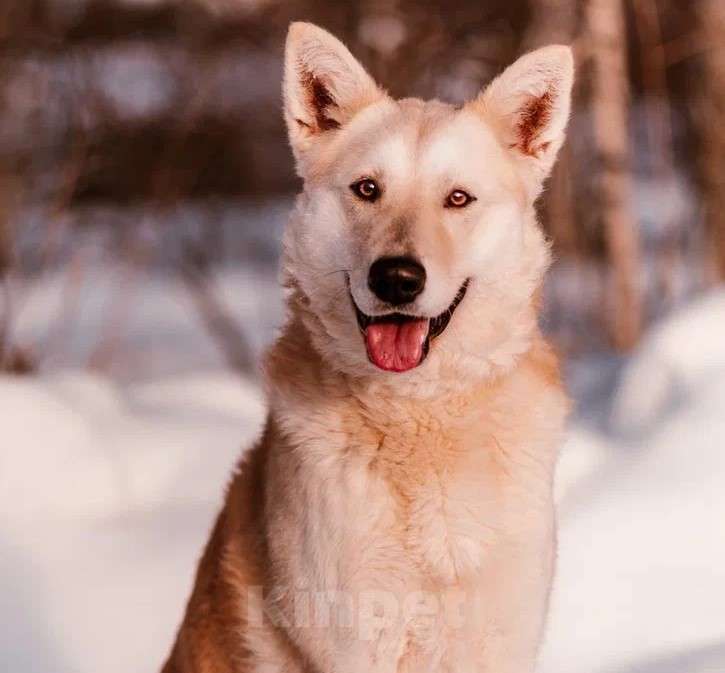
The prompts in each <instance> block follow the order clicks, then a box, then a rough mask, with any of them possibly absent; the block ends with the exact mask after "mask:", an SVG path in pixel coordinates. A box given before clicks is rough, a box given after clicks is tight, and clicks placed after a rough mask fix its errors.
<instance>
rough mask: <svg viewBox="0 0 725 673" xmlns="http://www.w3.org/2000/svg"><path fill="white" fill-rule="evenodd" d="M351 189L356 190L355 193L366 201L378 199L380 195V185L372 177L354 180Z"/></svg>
mask: <svg viewBox="0 0 725 673" xmlns="http://www.w3.org/2000/svg"><path fill="white" fill-rule="evenodd" d="M350 189H352V191H353V192H355V195H356V196H358V197H359V198H361V199H363V200H364V201H377V199H378V197H379V196H380V187H378V183H377V182H375V180H371V179H370V178H363V179H362V180H358V181H357V182H353V183H352V184H351V185H350Z"/></svg>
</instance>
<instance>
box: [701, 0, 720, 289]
mask: <svg viewBox="0 0 725 673" xmlns="http://www.w3.org/2000/svg"><path fill="white" fill-rule="evenodd" d="M697 7H698V21H699V24H700V31H701V36H702V40H703V42H704V44H705V50H704V53H703V69H704V73H703V78H702V100H701V109H700V111H699V113H700V114H699V117H700V118H699V125H700V146H701V153H700V156H701V166H700V169H701V172H702V181H703V199H704V206H705V208H704V215H705V227H706V231H707V238H708V242H707V249H708V251H709V257H710V259H709V260H708V261H709V263H708V267H709V268H708V276H709V280H710V281H712V282H718V281H719V282H722V281H723V280H725V44H724V42H723V35H725V2H723V0H701V2H700V3H698V4H697Z"/></svg>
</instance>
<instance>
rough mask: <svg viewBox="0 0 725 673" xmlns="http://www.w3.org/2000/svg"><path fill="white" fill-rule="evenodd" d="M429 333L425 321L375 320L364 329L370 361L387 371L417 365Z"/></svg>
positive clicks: (423, 319)
mask: <svg viewBox="0 0 725 673" xmlns="http://www.w3.org/2000/svg"><path fill="white" fill-rule="evenodd" d="M427 336H428V320H427V319H426V318H419V319H417V320H406V321H405V322H401V323H397V322H378V323H373V324H372V325H368V327H367V329H366V330H365V345H366V346H367V350H368V357H369V358H370V361H371V362H372V363H373V364H374V365H377V366H378V367H380V369H385V370H386V371H390V372H404V371H407V370H408V369H412V368H413V367H415V366H417V365H418V364H420V361H421V359H422V358H423V344H424V343H425V339H426V337H427Z"/></svg>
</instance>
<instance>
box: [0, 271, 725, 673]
mask: <svg viewBox="0 0 725 673" xmlns="http://www.w3.org/2000/svg"><path fill="white" fill-rule="evenodd" d="M237 280H239V279H237ZM227 282H228V283H230V284H229V285H228V286H225V283H227ZM220 283H221V285H222V286H225V287H227V290H225V296H226V297H227V298H228V300H229V301H232V300H233V299H234V297H237V294H236V293H235V292H234V285H233V284H232V283H231V281H224V280H222V281H220ZM240 284H241V283H240ZM146 289H147V288H146V287H145V288H144V296H145V297H147V299H148V301H149V306H148V307H147V308H146V309H145V311H146V320H149V318H150V316H152V315H157V317H158V320H159V322H160V323H161V324H162V330H161V332H160V334H161V337H163V336H164V335H166V334H172V333H174V329H176V328H177V327H178V324H177V322H175V321H177V318H178V316H177V315H176V309H175V308H173V306H174V301H173V300H172V301H171V302H170V306H168V307H167V311H162V310H159V311H158V312H155V311H154V310H153V308H152V306H153V305H154V303H156V304H158V303H160V302H161V301H162V300H164V299H166V303H169V302H168V294H167V293H166V292H164V291H163V288H162V287H161V286H159V287H158V288H157V289H156V290H154V291H152V292H149V293H148V294H146ZM167 289H168V288H167ZM37 291H38V292H41V293H43V292H46V293H48V292H50V289H49V288H45V289H43V288H39V289H38V290H37ZM260 293H261V290H260ZM242 300H245V299H242ZM258 301H260V302H263V300H262V299H260V298H258ZM276 310H277V309H274V311H276ZM260 311H261V308H260ZM274 311H273V312H274ZM84 315H85V314H84ZM264 315H266V314H264ZM169 316H171V317H169ZM260 316H262V313H260ZM31 317H32V316H30V315H28V316H27V317H26V318H25V319H24V323H23V326H22V329H24V330H26V332H27V333H32V332H33V330H34V329H35V327H37V324H38V321H39V320H40V318H38V319H37V320H33V319H31ZM86 318H87V316H86ZM265 320H267V318H264V319H262V318H261V317H260V322H259V324H255V325H254V329H257V331H261V330H262V329H264V330H266V331H265V334H266V335H268V334H269V333H270V330H269V329H268V327H262V325H263V324H264V325H267V323H266V322H264V321H265ZM270 320H271V318H270ZM165 321H166V322H165ZM164 324H165V325H166V327H165V328H164V327H163V325H164ZM172 324H173V326H174V329H172ZM724 325H725V290H720V291H718V292H714V293H712V294H711V295H710V296H707V297H704V298H702V299H700V300H699V301H697V302H695V303H694V304H692V305H690V306H687V307H685V308H684V309H682V310H681V311H679V312H677V313H675V314H674V315H673V316H672V317H671V318H669V319H668V320H666V321H665V322H664V323H663V324H661V325H660V326H658V327H657V328H655V329H654V330H653V331H652V333H651V334H650V335H649V336H648V337H647V338H646V339H645V341H644V342H643V344H642V346H641V348H640V349H639V350H638V352H637V353H636V354H635V355H634V356H633V357H632V358H630V359H629V360H628V361H624V362H619V361H617V360H615V359H612V358H599V359H596V360H594V359H592V360H588V361H582V362H579V363H572V365H571V366H570V368H569V380H570V382H571V389H572V392H573V395H574V397H575V398H576V399H577V400H578V402H579V406H578V409H577V411H576V413H575V415H574V418H573V420H572V423H571V427H570V431H569V438H568V441H567V443H566V445H565V447H564V449H563V453H562V460H561V465H560V470H559V474H558V484H557V493H558V499H559V503H560V555H559V556H560V558H559V564H558V577H557V582H556V586H555V591H554V594H553V598H552V614H551V620H550V625H549V633H548V637H547V642H546V646H545V649H544V652H543V656H542V665H541V673H570V672H571V673H575V672H576V673H584V672H586V673H716V672H717V673H722V671H725V535H724V533H725V528H724V524H723V522H725V489H723V476H724V475H725V452H723V441H722V437H723V436H725V340H724V339H722V338H721V335H722V332H723V326H724ZM131 331H132V332H133V330H131ZM191 334H192V333H191V332H189V334H188V335H187V337H188V338H189V339H190V338H191V336H190V335H191ZM194 334H197V335H198V336H199V338H200V339H201V338H202V337H201V332H200V331H197V332H194ZM161 337H156V338H161ZM719 337H720V338H719ZM265 338H268V336H267V337H265ZM186 343H188V342H186ZM192 360H193V358H192ZM193 362H194V364H195V365H196V367H195V368H192V367H190V368H189V370H188V371H187V370H185V371H183V372H181V373H176V374H173V375H172V374H170V373H169V372H166V373H160V372H154V375H153V376H150V377H147V378H146V379H143V378H134V379H133V380H127V381H126V382H125V383H123V384H121V383H118V382H116V383H114V382H113V381H112V380H111V379H110V378H108V377H106V376H101V375H97V374H90V373H86V372H82V371H80V370H78V369H77V368H75V369H67V370H62V369H61V370H59V371H55V372H54V373H44V374H42V375H39V376H37V377H33V378H12V377H4V378H0V408H2V410H3V432H2V436H1V437H0V541H1V542H0V545H1V547H0V596H2V598H1V599H0V615H2V618H3V625H4V628H3V629H2V631H0V652H2V654H3V662H4V669H5V670H12V671H13V673H31V672H32V673H36V672H37V673H49V672H53V673H97V672H98V671H103V672H104V673H116V672H118V673H121V671H123V672H127V671H129V670H133V671H140V672H144V671H155V670H158V668H159V666H160V664H161V661H162V659H163V657H164V656H165V654H166V652H167V651H168V648H169V646H170V644H171V641H172V639H173V635H174V631H175V629H176V626H177V624H178V621H179V619H180V618H181V615H182V611H183V606H184V603H185V601H186V598H187V596H188V592H189V589H190V585H191V581H192V576H193V572H194V567H195V564H196V560H197V558H198V556H199V554H200V552H201V549H202V546H203V543H204V541H205V539H206V536H207V534H208V531H209V528H210V526H211V523H212V521H213V517H214V515H215V512H216V511H217V510H218V508H219V505H220V503H221V498H222V494H223V487H224V484H225V483H226V481H227V479H228V477H229V473H230V471H231V469H232V467H233V465H234V463H235V461H236V460H237V458H238V456H239V455H240V454H241V451H242V449H243V447H245V446H248V445H249V444H250V443H251V442H253V441H254V438H255V437H256V436H257V435H258V433H259V432H260V429H261V424H262V422H263V417H264V401H263V398H262V395H261V393H260V392H259V390H258V387H257V386H256V385H255V384H254V383H252V382H249V381H246V380H244V379H242V378H238V377H236V376H234V375H232V374H231V373H229V372H226V371H224V370H222V369H221V368H219V367H217V366H216V365H215V363H214V362H212V361H211V360H210V359H208V358H206V359H204V358H202V359H201V360H193Z"/></svg>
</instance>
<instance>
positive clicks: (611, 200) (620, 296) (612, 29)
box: [586, 0, 642, 350]
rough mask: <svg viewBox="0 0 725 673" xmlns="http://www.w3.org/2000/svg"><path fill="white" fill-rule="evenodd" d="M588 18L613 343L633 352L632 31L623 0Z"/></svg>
mask: <svg viewBox="0 0 725 673" xmlns="http://www.w3.org/2000/svg"><path fill="white" fill-rule="evenodd" d="M586 21H587V28H588V33H589V35H588V38H589V43H590V44H589V47H590V49H591V58H592V66H593V77H592V100H591V103H592V121H593V125H594V142H595V147H596V152H597V155H598V159H599V165H600V167H601V172H600V185H599V190H600V194H601V215H602V225H603V227H604V239H605V242H606V246H607V255H608V262H609V266H610V273H609V276H610V279H611V280H610V281H609V282H608V288H607V295H608V297H607V304H608V305H607V314H608V318H609V319H608V325H609V330H610V335H611V339H612V343H613V345H614V346H615V347H616V348H618V349H620V350H628V349H629V348H631V347H632V346H633V345H634V344H635V343H636V342H637V340H638V338H639V335H640V331H641V326H642V298H641V288H640V281H639V274H640V255H639V239H638V234H637V223H636V221H635V218H634V215H633V212H632V169H631V157H630V148H629V133H628V112H629V100H630V99H629V81H628V76H627V31H626V25H625V21H624V8H623V6H622V1H621V0H589V2H588V3H587V7H586Z"/></svg>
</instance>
